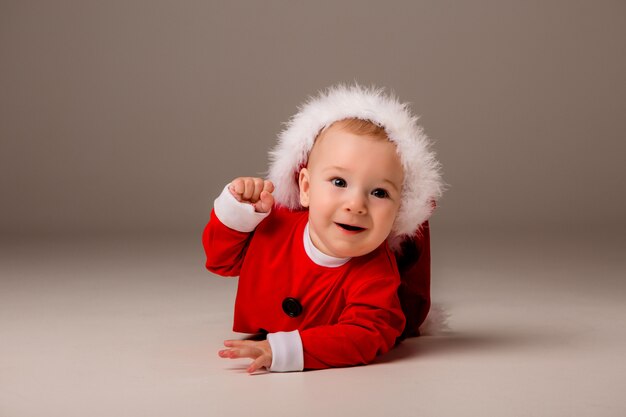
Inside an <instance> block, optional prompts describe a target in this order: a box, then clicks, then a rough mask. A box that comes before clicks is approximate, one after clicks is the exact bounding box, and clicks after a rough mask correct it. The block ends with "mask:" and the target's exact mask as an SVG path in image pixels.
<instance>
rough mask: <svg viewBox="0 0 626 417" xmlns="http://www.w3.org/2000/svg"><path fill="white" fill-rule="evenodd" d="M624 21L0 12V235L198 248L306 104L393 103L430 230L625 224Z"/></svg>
mask: <svg viewBox="0 0 626 417" xmlns="http://www.w3.org/2000/svg"><path fill="white" fill-rule="evenodd" d="M624 39H626V4H625V3H623V2H615V1H600V2H590V1H589V2H580V1H545V2H544V1H538V2H508V1H505V2H501V1H477V2H449V1H444V2H394V1H392V2H384V4H383V2H380V3H376V2H369V3H364V2H324V1H322V2H304V1H302V2H287V1H284V2H281V1H258V2H257V1H246V2H201V1H183V2H167V1H144V2H141V1H130V2H129V1H113V2H95V1H94V2H92V1H88V2H82V1H60V2H45V1H40V2H21V1H6V0H3V1H2V2H1V3H0V63H1V72H0V74H1V75H0V91H1V92H2V93H1V94H0V118H1V119H0V120H1V123H0V138H1V142H0V144H1V145H0V146H1V148H0V193H1V195H2V205H1V207H0V210H1V214H0V231H2V233H3V234H6V233H11V234H14V233H29V234H39V233H53V234H56V233H81V234H93V233H101V232H141V233H144V232H173V231H181V232H184V233H187V232H188V233H191V232H194V231H196V232H197V231H198V229H199V228H201V227H202V224H203V223H204V222H205V220H206V218H207V210H208V209H209V208H210V206H211V202H212V198H213V197H214V196H215V194H216V193H217V192H218V190H220V189H221V186H222V184H224V183H225V182H226V181H228V180H229V179H230V178H232V177H233V176H237V175H256V174H259V173H262V172H263V171H264V170H265V169H266V167H267V158H266V152H267V150H268V149H269V148H270V147H271V146H272V145H273V143H274V140H275V136H276V134H277V133H278V132H279V130H280V129H281V123H283V122H284V121H286V120H287V119H288V118H289V116H290V115H292V114H293V113H294V112H295V111H296V106H297V105H298V104H299V103H300V102H301V101H303V100H304V99H305V98H306V97H307V96H308V95H310V94H313V93H315V92H316V91H317V90H318V89H320V88H324V87H326V86H328V85H331V84H333V83H336V82H340V81H344V82H350V81H352V80H357V81H359V82H361V83H365V84H372V83H373V84H376V85H381V86H386V87H388V88H390V89H393V90H394V91H395V92H397V93H398V95H399V96H400V97H401V99H402V100H404V101H409V102H411V103H412V107H413V109H414V111H415V112H416V113H417V114H420V115H421V123H422V124H423V126H424V127H425V129H426V131H427V133H428V134H429V135H430V136H431V137H432V138H433V139H434V140H435V141H436V144H435V149H436V151H437V152H438V155H439V158H440V159H441V162H442V163H443V167H444V174H445V180H446V181H447V183H448V184H450V188H449V191H448V192H447V193H446V195H445V197H444V199H443V200H442V201H441V204H440V208H439V210H438V212H437V215H436V216H435V218H434V219H433V222H434V224H435V226H436V227H437V228H439V229H441V230H444V229H446V230H451V231H456V230H459V229H469V230H475V229H480V230H483V229H484V228H488V229H491V228H495V229H498V230H503V229H506V230H518V229H521V228H528V227H531V228H541V229H543V230H545V229H546V228H547V229H550V230H551V231H556V232H559V231H567V230H571V229H578V228H581V227H583V228H586V229H589V228H592V229H596V228H602V229H606V230H612V231H615V230H619V232H620V233H623V232H624V230H625V228H624V225H625V224H626V220H625V216H624V213H626V197H625V196H624V193H623V188H624V178H625V177H626V164H624V163H623V162H624V155H625V154H626V141H625V140H624V132H625V131H626V123H625V122H624V120H626V119H625V118H624V117H623V114H624V110H626V93H625V88H626V87H625V86H626V83H625V81H626V80H625V74H626V54H624Z"/></svg>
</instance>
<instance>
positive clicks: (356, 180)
mask: <svg viewBox="0 0 626 417" xmlns="http://www.w3.org/2000/svg"><path fill="white" fill-rule="evenodd" d="M402 181H403V170H402V165H401V163H400V158H399V156H398V154H397V153H396V147H395V145H394V144H393V143H391V142H389V141H388V140H384V139H380V138H376V137H371V136H362V135H356V134H353V133H351V132H349V131H347V130H345V129H343V128H342V127H341V125H338V124H334V125H332V126H331V127H329V128H328V129H327V130H326V131H325V132H323V133H322V134H321V135H320V137H319V138H318V139H317V141H316V143H315V145H314V147H313V149H312V151H311V154H310V156H309V161H308V166H307V168H303V169H302V171H301V172H300V202H301V203H302V205H303V206H304V207H309V230H310V234H311V241H312V242H313V244H314V245H315V247H316V248H317V249H319V250H320V251H322V252H323V253H325V254H327V255H330V256H335V257H340V258H344V257H355V256H362V255H365V254H367V253H370V252H371V251H373V250H374V249H376V248H377V247H378V246H379V245H380V244H381V243H382V242H383V241H384V240H385V239H386V238H387V237H388V236H389V233H390V232H391V228H392V226H393V223H394V220H395V218H396V214H397V213H398V209H399V207H400V198H401V192H402Z"/></svg>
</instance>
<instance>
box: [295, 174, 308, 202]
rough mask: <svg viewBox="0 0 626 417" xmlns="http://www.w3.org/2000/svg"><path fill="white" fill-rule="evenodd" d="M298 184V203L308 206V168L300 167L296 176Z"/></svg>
mask: <svg viewBox="0 0 626 417" xmlns="http://www.w3.org/2000/svg"><path fill="white" fill-rule="evenodd" d="M298 185H299V186H300V204H301V205H302V207H309V189H310V182H309V170H308V169H306V168H302V169H301V170H300V175H299V176H298Z"/></svg>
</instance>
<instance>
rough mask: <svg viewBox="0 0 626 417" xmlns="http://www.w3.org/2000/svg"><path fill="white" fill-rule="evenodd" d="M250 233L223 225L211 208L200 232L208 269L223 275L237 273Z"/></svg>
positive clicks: (231, 275)
mask: <svg viewBox="0 0 626 417" xmlns="http://www.w3.org/2000/svg"><path fill="white" fill-rule="evenodd" d="M251 237H252V233H244V232H238V231H236V230H233V229H231V228H229V227H227V226H225V225H224V224H223V223H222V222H221V221H220V220H219V219H218V218H217V216H216V215H215V210H211V219H210V220H209V223H208V224H207V225H206V227H205V228H204V232H203V233H202V246H204V253H205V254H206V267H207V269H208V270H209V271H211V272H214V273H216V274H218V275H222V276H225V277H234V276H238V275H239V271H240V270H241V264H242V263H243V259H244V257H245V254H246V251H247V249H248V243H249V242H250V238H251Z"/></svg>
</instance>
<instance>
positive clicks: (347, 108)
mask: <svg viewBox="0 0 626 417" xmlns="http://www.w3.org/2000/svg"><path fill="white" fill-rule="evenodd" d="M348 118H356V119H362V120H368V121H371V122H373V123H374V124H376V125H378V126H381V127H383V128H384V129H385V132H386V133H387V136H388V138H389V139H390V140H391V141H392V142H393V143H394V144H395V145H396V149H397V151H398V155H399V156H400V161H401V163H402V167H403V170H404V183H403V184H402V198H401V203H400V208H399V211H398V214H397V216H396V220H395V223H394V226H393V228H392V232H391V236H390V238H391V239H393V240H394V241H399V240H403V238H405V237H407V236H413V235H415V234H416V232H418V231H419V228H420V225H422V223H424V222H425V221H426V220H428V218H429V217H430V215H431V213H432V211H433V209H434V206H435V201H436V200H437V199H438V198H439V197H440V196H441V193H442V191H443V183H442V180H441V175H440V172H439V162H437V160H436V159H435V154H434V153H433V152H432V151H431V150H430V141H429V139H428V137H427V136H426V135H425V134H424V131H423V129H422V127H421V126H419V125H418V124H417V119H418V118H417V117H416V116H414V115H413V114H411V111H410V109H409V106H408V104H407V103H401V102H400V101H398V99H397V98H396V97H395V96H394V95H393V94H388V93H386V92H385V91H384V89H383V88H375V87H369V88H367V87H363V86H361V85H359V84H356V83H354V84H352V85H343V84H339V85H336V86H332V87H329V88H328V89H326V90H323V91H320V92H319V93H318V94H317V95H316V96H314V97H311V98H309V99H308V100H307V101H306V102H305V103H303V104H302V105H301V106H300V107H299V111H298V113H296V114H295V115H294V116H293V117H292V118H291V119H290V120H289V121H288V122H287V123H286V127H285V129H284V130H283V131H282V132H281V133H280V134H279V136H278V144H277V145H276V147H275V148H274V149H272V150H271V151H270V167H269V175H268V177H269V179H270V180H271V181H272V182H273V183H274V185H275V191H274V193H273V195H274V199H275V201H276V203H277V204H279V205H281V206H284V207H287V208H289V209H302V206H301V205H300V198H299V186H298V181H297V179H298V175H297V174H298V172H299V170H300V169H301V168H302V167H304V166H306V163H307V160H308V156H309V152H310V151H311V149H312V148H313V144H314V142H315V139H316V137H317V136H318V134H319V133H320V132H321V131H322V130H323V129H324V128H327V127H329V126H330V125H331V124H333V123H334V122H337V121H339V120H343V119H348Z"/></svg>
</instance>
